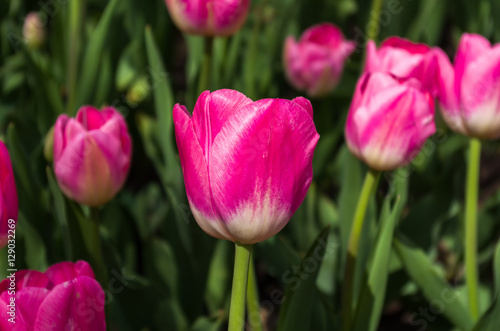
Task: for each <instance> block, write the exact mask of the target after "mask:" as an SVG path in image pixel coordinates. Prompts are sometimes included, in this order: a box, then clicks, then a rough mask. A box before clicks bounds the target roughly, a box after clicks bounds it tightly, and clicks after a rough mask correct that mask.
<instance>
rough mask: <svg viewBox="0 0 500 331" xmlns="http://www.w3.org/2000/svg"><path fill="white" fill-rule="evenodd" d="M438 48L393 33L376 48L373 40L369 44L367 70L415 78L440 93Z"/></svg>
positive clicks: (423, 85)
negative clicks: (392, 35)
mask: <svg viewBox="0 0 500 331" xmlns="http://www.w3.org/2000/svg"><path fill="white" fill-rule="evenodd" d="M437 52H439V48H430V47H429V46H427V45H425V44H416V43H413V42H411V41H409V40H406V39H403V38H399V37H390V38H388V39H386V40H385V41H384V42H383V43H382V45H380V47H379V49H378V50H377V46H376V45H375V42H374V41H373V40H370V41H369V42H368V45H367V54H366V63H365V69H364V72H368V73H372V72H385V73H388V74H391V75H393V76H394V77H397V78H399V79H410V78H415V79H417V80H418V81H420V83H421V84H422V88H423V89H424V90H427V91H429V92H431V93H432V94H433V95H435V94H436V93H437V89H438V86H437V85H438V84H437V77H438V72H439V71H438V60H437Z"/></svg>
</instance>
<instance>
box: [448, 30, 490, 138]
mask: <svg viewBox="0 0 500 331" xmlns="http://www.w3.org/2000/svg"><path fill="white" fill-rule="evenodd" d="M439 64H440V66H439V68H440V81H439V82H440V89H439V94H438V100H439V103H440V106H441V114H442V115H443V118H444V120H445V121H446V123H447V124H448V126H449V127H450V128H451V129H452V130H454V131H456V132H458V133H461V134H464V135H466V136H469V137H476V138H481V139H497V138H500V44H496V45H493V46H492V45H491V44H490V42H489V41H488V40H487V39H486V38H484V37H482V36H480V35H476V34H468V33H465V34H464V35H463V36H462V38H461V39H460V44H459V46H458V50H457V54H456V56H455V65H454V66H452V64H451V63H450V60H449V59H448V57H447V56H446V55H445V54H444V52H441V53H440V56H439Z"/></svg>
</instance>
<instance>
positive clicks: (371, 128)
mask: <svg viewBox="0 0 500 331" xmlns="http://www.w3.org/2000/svg"><path fill="white" fill-rule="evenodd" d="M435 130H436V127H435V124H434V103H433V99H432V97H431V96H430V94H429V93H428V92H425V91H422V90H421V86H420V83H419V82H418V81H417V80H415V79H410V80H409V81H407V82H400V81H398V80H397V79H395V78H393V77H392V76H391V75H388V74H385V73H373V74H364V75H363V76H362V77H361V78H360V80H359V82H358V84H357V86H356V91H355V92H354V98H353V101H352V103H351V108H350V110H349V114H348V117H347V124H346V130H345V137H346V141H347V146H348V147H349V149H350V150H351V152H352V153H353V154H354V155H355V156H356V157H358V158H359V159H361V160H362V161H364V162H365V163H366V164H368V165H369V166H370V167H371V168H372V169H375V170H379V171H385V170H393V169H396V168H398V167H401V166H404V165H406V164H408V163H409V162H410V161H411V160H412V159H413V158H414V157H415V156H416V155H417V154H418V152H419V151H420V149H421V148H422V146H423V144H424V143H425V140H426V139H427V138H428V137H429V136H431V135H432V134H434V132H435Z"/></svg>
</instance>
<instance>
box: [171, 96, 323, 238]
mask: <svg viewBox="0 0 500 331" xmlns="http://www.w3.org/2000/svg"><path fill="white" fill-rule="evenodd" d="M173 116H174V123H175V134H176V140H177V146H178V148H179V155H180V160H181V165H182V171H183V174H184V181H185V186H186V193H187V197H188V201H189V204H190V206H191V211H192V212H193V215H194V218H195V219H196V221H197V222H198V224H199V226H200V227H201V228H202V229H203V230H204V231H205V232H206V233H208V234H209V235H211V236H213V237H216V238H220V239H226V240H230V241H234V242H239V243H242V244H253V243H257V242H260V241H263V240H266V239H267V238H269V237H271V236H273V235H275V234H276V233H278V232H279V231H280V230H281V229H282V228H283V227H284V226H285V225H286V224H287V223H288V221H289V220H290V218H291V216H292V215H293V213H294V212H295V211H296V210H297V208H298V207H299V205H300V204H301V203H302V201H303V200H304V197H305V196H306V193H307V191H308V189H309V186H310V184H311V181H312V158H313V153H314V149H315V147H316V143H317V142H318V139H319V135H318V133H317V132H316V128H315V126H314V122H313V118H312V107H311V103H310V102H309V101H308V100H307V99H304V98H301V97H299V98H296V99H293V100H284V99H263V100H259V101H255V102H254V101H252V100H250V99H249V98H247V97H246V96H245V95H243V94H241V93H239V92H237V91H234V90H218V91H215V92H213V93H210V92H209V91H205V92H203V93H202V94H201V95H200V97H199V98H198V101H197V102H196V105H195V107H194V111H193V115H192V116H191V115H190V113H189V112H188V111H187V110H186V108H185V107H184V106H180V105H179V104H177V105H175V107H174V112H173Z"/></svg>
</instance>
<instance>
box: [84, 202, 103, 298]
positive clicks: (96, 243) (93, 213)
mask: <svg viewBox="0 0 500 331" xmlns="http://www.w3.org/2000/svg"><path fill="white" fill-rule="evenodd" d="M99 218H100V217H99V209H98V208H91V209H90V224H91V225H90V226H91V228H92V231H89V232H88V235H87V238H86V239H85V240H86V241H87V249H88V250H89V251H90V255H91V256H92V259H93V262H94V265H93V267H94V272H95V274H96V278H97V281H98V282H99V283H100V284H101V286H102V288H103V289H107V286H106V285H107V277H106V272H105V269H104V261H103V259H102V250H101V235H100V233H99V223H100V220H99Z"/></svg>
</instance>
